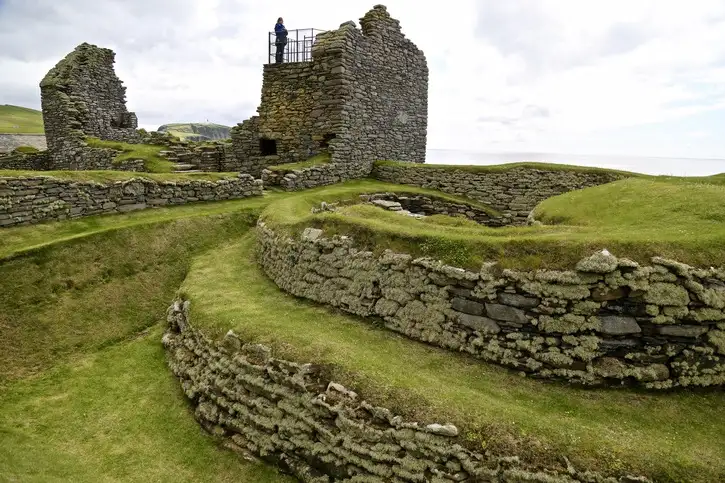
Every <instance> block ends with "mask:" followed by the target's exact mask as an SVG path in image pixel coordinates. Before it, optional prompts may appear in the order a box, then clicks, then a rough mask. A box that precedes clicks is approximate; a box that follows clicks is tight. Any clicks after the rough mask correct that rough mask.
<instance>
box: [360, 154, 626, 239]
mask: <svg viewBox="0 0 725 483" xmlns="http://www.w3.org/2000/svg"><path fill="white" fill-rule="evenodd" d="M467 168H472V166H468V167H467ZM372 175H373V177H374V178H376V179H379V180H381V181H387V182H390V183H397V184H406V185H412V186H419V187H423V188H430V189H436V190H440V191H443V192H445V193H451V194H454V195H458V196H465V197H467V198H471V199H474V200H476V201H480V202H482V203H484V204H486V205H488V206H490V207H491V208H493V209H495V210H498V211H500V212H501V213H502V214H503V217H504V219H505V220H506V221H505V223H504V224H510V225H523V224H526V223H527V217H528V216H529V213H530V212H531V210H533V209H534V207H535V206H536V205H537V204H539V203H540V202H542V201H543V200H545V199H547V198H551V197H552V196H557V195H560V194H562V193H566V192H568V191H573V190H578V189H584V188H589V187H592V186H597V185H601V184H605V183H611V182H613V181H616V180H618V179H623V178H626V177H627V175H626V174H620V173H615V172H611V171H604V170H602V171H582V170H577V169H574V168H572V169H570V170H564V169H561V170H559V169H556V170H555V169H546V168H536V167H528V166H524V167H514V168H503V169H498V170H493V169H492V170H480V171H472V170H470V169H456V167H455V166H440V167H436V166H433V165H415V164H411V163H395V164H394V165H391V164H389V163H380V164H377V165H376V166H375V168H374V170H373V173H372Z"/></svg>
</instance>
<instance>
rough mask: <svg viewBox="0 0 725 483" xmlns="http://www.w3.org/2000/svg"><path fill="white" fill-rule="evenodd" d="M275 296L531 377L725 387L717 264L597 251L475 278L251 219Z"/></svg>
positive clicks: (724, 308) (724, 291)
mask: <svg viewBox="0 0 725 483" xmlns="http://www.w3.org/2000/svg"><path fill="white" fill-rule="evenodd" d="M259 240H260V245H261V256H260V260H261V263H262V266H263V268H264V270H265V272H266V273H267V275H268V276H269V277H270V278H271V279H272V280H274V281H275V283H276V284H277V285H278V286H279V287H280V288H282V289H283V290H285V291H287V292H289V293H291V294H293V295H295V296H299V297H305V298H308V299H310V300H314V301H316V302H321V303H324V304H328V305H331V306H334V307H337V308H340V309H342V310H345V311H347V312H350V313H353V314H356V315H360V316H363V317H375V318H379V319H382V320H383V321H384V324H385V326H386V327H387V328H389V329H391V330H394V331H396V332H400V333H402V334H405V335H407V336H408V337H411V338H413V339H417V340H420V341H424V342H427V343H430V344H433V345H437V346H440V347H443V348H447V349H451V350H455V351H463V352H467V353H469V354H471V355H473V356H475V357H477V358H480V359H482V360H485V361H490V362H495V363H498V364H501V365H504V366H507V367H510V368H512V369H515V370H517V371H520V372H521V373H522V374H527V375H531V376H533V377H541V378H550V379H558V380H565V381H570V382H572V383H575V384H582V385H593V386H601V385H606V386H622V385H637V386H643V387H646V388H650V389H668V388H673V387H690V386H722V385H725V269H714V268H711V269H707V270H705V269H696V268H693V267H689V266H687V265H684V264H682V263H678V262H675V261H670V260H664V259H659V258H655V259H653V260H652V264H651V265H649V266H640V265H639V264H637V263H635V262H633V261H630V260H627V259H618V258H616V257H615V256H613V255H611V254H608V253H606V252H602V253H597V254H595V255H593V256H592V257H590V258H587V259H584V260H582V261H581V262H580V263H579V264H578V265H577V266H576V268H575V269H572V270H570V271H548V270H537V271H531V272H527V271H515V270H503V271H501V272H499V271H498V270H496V267H495V266H494V265H484V267H483V268H482V269H481V271H480V272H473V271H467V270H463V269H459V268H455V267H450V266H445V265H443V264H441V263H440V262H436V261H434V260H430V259H413V258H412V257H411V256H410V255H406V254H400V253H392V252H390V251H386V252H385V253H384V254H383V255H380V256H378V255H374V254H373V253H372V252H369V251H365V250H359V249H356V248H355V246H354V244H353V241H352V240H351V239H350V238H348V237H334V238H333V239H326V238H323V237H322V232H321V231H320V230H318V229H313V228H308V229H307V230H306V231H305V233H304V234H303V236H302V237H301V238H290V237H287V236H284V235H277V234H275V232H274V231H273V230H271V229H270V228H269V227H267V226H266V225H265V224H264V223H262V222H260V224H259Z"/></svg>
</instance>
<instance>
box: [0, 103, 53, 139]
mask: <svg viewBox="0 0 725 483" xmlns="http://www.w3.org/2000/svg"><path fill="white" fill-rule="evenodd" d="M43 132H44V131H43V114H42V113H41V112H40V111H36V110H35V109H29V108H27V107H19V106H10V105H7V104H4V105H1V106H0V133H3V134H43Z"/></svg>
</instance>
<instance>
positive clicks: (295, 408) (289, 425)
mask: <svg viewBox="0 0 725 483" xmlns="http://www.w3.org/2000/svg"><path fill="white" fill-rule="evenodd" d="M189 307H190V303H189V302H188V301H182V300H177V301H175V302H174V304H173V305H172V306H171V307H170V308H169V311H168V317H167V320H168V329H167V331H166V332H165V334H164V336H163V339H162V341H163V344H164V346H165V348H166V351H167V356H168V363H169V366H170V367H171V370H172V371H173V373H174V375H175V376H176V377H177V378H178V379H179V381H180V382H181V386H182V388H183V391H184V393H185V394H186V396H187V397H188V398H189V400H190V401H191V402H192V404H193V406H194V415H195V417H196V419H197V420H198V421H199V422H200V424H201V425H202V427H204V428H205V429H206V430H207V431H209V432H210V433H212V434H214V435H216V436H217V437H220V438H223V440H224V441H225V446H227V447H228V448H231V449H232V450H235V451H237V452H239V453H240V454H242V455H244V456H246V457H249V456H253V457H257V458H260V459H262V460H264V461H266V462H268V463H271V464H274V465H277V466H278V467H279V468H281V469H282V470H283V471H285V472H288V473H291V474H292V475H294V476H296V477H297V478H298V479H299V480H301V481H303V482H307V483H333V482H379V481H390V482H399V483H402V482H438V483H444V482H451V481H459V482H474V481H499V482H512V483H513V482H522V481H527V482H531V483H537V482H538V483H569V482H590V483H625V482H635V481H636V482H640V483H645V482H647V481H648V480H647V479H645V478H632V477H621V478H614V477H610V478H604V477H602V476H600V475H597V474H592V473H590V472H579V471H577V470H576V469H574V468H572V467H571V466H570V467H569V468H554V469H546V470H538V469H529V468H526V467H524V465H523V464H522V463H521V462H520V461H519V459H518V458H516V457H511V456H508V457H506V456H503V457H502V456H495V455H491V454H488V453H486V454H482V453H473V452H471V451H470V450H468V449H466V448H465V447H464V446H463V445H461V444H460V441H459V438H458V433H459V429H458V428H457V427H456V426H454V425H452V424H440V423H437V422H432V423H420V422H413V421H406V420H405V419H404V418H403V417H401V416H400V415H396V414H394V413H393V412H392V411H390V410H389V409H387V408H384V407H379V406H375V405H372V404H370V403H368V402H366V401H365V400H364V399H363V398H362V397H361V396H360V395H359V394H357V393H355V392H353V391H351V390H349V389H347V388H346V387H344V386H343V385H341V384H338V383H336V382H333V381H331V380H330V379H329V377H328V376H326V375H325V371H324V370H323V367H322V366H321V365H318V364H314V363H305V364H300V363H296V362H293V361H289V360H284V359H278V358H275V357H273V355H272V353H271V351H270V349H269V348H267V347H265V346H262V345H259V344H245V343H244V342H243V341H242V340H240V339H239V337H238V336H236V335H235V334H234V333H233V332H232V331H230V332H229V333H227V335H226V337H224V339H223V341H221V342H215V341H212V340H210V339H209V338H207V337H205V336H204V334H203V333H202V332H201V331H199V330H198V329H196V328H195V327H194V326H193V325H192V322H191V320H190V318H189Z"/></svg>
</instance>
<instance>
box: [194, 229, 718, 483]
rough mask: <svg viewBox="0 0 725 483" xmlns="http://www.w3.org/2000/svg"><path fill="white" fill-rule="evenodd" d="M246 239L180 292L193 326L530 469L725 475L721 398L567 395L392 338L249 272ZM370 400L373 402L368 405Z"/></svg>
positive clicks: (249, 240)
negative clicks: (323, 370)
mask: <svg viewBox="0 0 725 483" xmlns="http://www.w3.org/2000/svg"><path fill="white" fill-rule="evenodd" d="M254 247H255V240H254V238H253V237H251V236H248V237H246V238H245V239H244V240H243V241H241V242H239V243H234V244H231V245H229V246H227V247H223V248H220V249H216V250H213V251H210V252H208V253H207V254H205V255H203V256H201V257H199V258H198V259H197V260H196V261H195V262H194V264H193V266H192V269H191V271H190V273H189V275H188V277H187V278H186V280H185V282H184V284H183V285H182V292H183V293H184V295H185V296H186V297H188V298H189V299H190V300H191V302H192V305H191V316H192V321H193V322H194V323H195V324H196V326H197V327H200V328H202V330H204V331H205V332H206V333H208V334H210V335H212V336H215V337H222V336H223V335H224V333H226V331H227V330H228V329H233V330H234V331H235V332H237V333H238V334H239V335H240V337H241V338H242V339H243V340H249V341H254V342H258V343H264V344H269V345H271V346H272V347H273V348H274V349H275V351H276V352H277V354H279V355H280V356H281V357H288V358H291V359H295V360H298V361H315V362H322V363H330V364H332V365H333V367H334V368H335V369H334V371H335V377H336V379H337V380H338V381H340V382H342V383H344V384H349V385H350V386H352V387H354V388H356V389H357V390H360V391H361V392H362V394H363V395H364V396H365V397H366V398H368V400H374V402H375V403H377V404H381V405H384V406H388V407H391V408H395V409H396V410H397V411H400V412H401V413H403V414H405V415H407V416H409V417H411V418H417V419H419V420H424V421H438V422H445V421H450V422H454V423H455V424H458V425H459V426H460V427H461V428H464V430H465V432H464V434H465V435H466V438H467V439H468V441H469V444H471V445H472V446H474V447H477V448H479V449H481V448H482V447H485V448H487V449H489V450H492V451H495V452H500V453H503V454H518V455H520V456H522V457H523V458H525V459H526V460H527V461H530V462H532V463H549V464H556V462H559V463H560V462H561V459H560V456H561V455H564V454H565V455H567V456H568V457H569V458H570V459H571V460H572V462H573V463H574V464H575V466H579V467H588V468H592V469H598V470H603V471H612V472H615V473H616V472H619V471H634V472H644V473H647V474H649V475H651V476H653V477H655V478H656V481H701V482H705V481H720V480H722V479H723V478H725V446H723V445H722V444H721V442H722V440H723V438H725V421H723V420H722V419H721V418H714V417H713V415H714V414H717V413H718V411H719V410H720V408H721V407H722V405H723V404H725V394H723V393H719V394H709V395H698V394H693V393H680V394H656V395H654V394H641V393H637V392H624V391H611V390H583V389H571V388H566V387H562V386H560V385H554V384H545V383H542V382H540V381H533V380H528V379H522V378H520V377H518V376H516V375H513V374H512V373H511V372H509V371H506V370H503V369H500V368H497V367H493V366H489V365H486V364H482V363H480V362H479V361H473V360H470V359H468V358H466V357H464V356H458V355H456V354H452V353H450V352H447V351H443V350H438V349H434V348H431V347H428V346H426V345H424V344H420V343H416V342H412V341H410V340H408V339H405V338H403V337H399V336H396V335H394V334H391V333H390V332H388V331H386V330H384V329H382V328H381V329H377V328H375V327H373V326H371V325H370V324H369V323H367V322H364V321H359V320H357V319H355V318H353V317H350V316H347V315H343V314H341V313H338V312H333V311H330V310H327V309H325V308H322V307H318V306H314V305H312V304H309V303H306V302H304V301H301V300H299V299H295V298H294V297H291V296H288V295H285V294H283V293H281V292H280V291H279V290H278V289H277V287H276V286H275V285H274V283H273V282H271V281H270V280H268V279H267V278H266V276H265V275H264V274H263V272H262V271H261V269H260V268H259V267H258V265H257V263H256V260H255V255H254ZM373 396H374V398H373Z"/></svg>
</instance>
